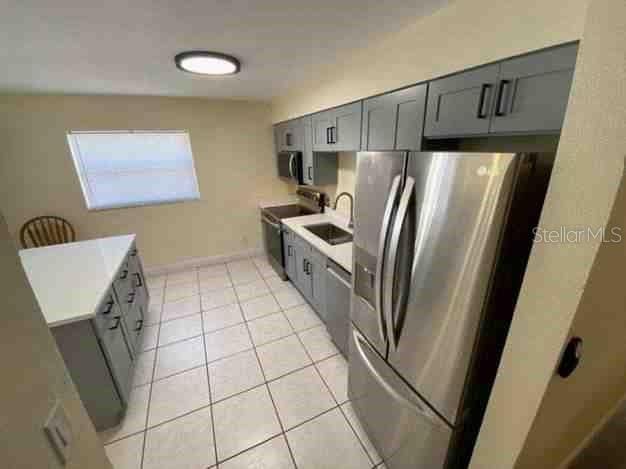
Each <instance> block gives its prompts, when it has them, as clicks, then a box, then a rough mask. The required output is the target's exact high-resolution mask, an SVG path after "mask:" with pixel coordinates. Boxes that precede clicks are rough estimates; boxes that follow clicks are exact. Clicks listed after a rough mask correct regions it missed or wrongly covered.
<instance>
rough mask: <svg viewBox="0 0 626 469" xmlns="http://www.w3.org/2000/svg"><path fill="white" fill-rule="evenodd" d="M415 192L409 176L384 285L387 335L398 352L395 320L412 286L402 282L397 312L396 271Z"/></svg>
mask: <svg viewBox="0 0 626 469" xmlns="http://www.w3.org/2000/svg"><path fill="white" fill-rule="evenodd" d="M414 190H415V179H413V178H412V177H410V176H408V177H407V178H406V183H405V185H404V191H403V192H402V197H401V198H400V204H399V205H398V214H397V215H396V221H395V223H394V226H393V230H392V232H391V241H390V249H389V261H388V263H387V265H386V266H385V276H384V277H385V283H384V292H385V298H384V301H383V303H384V311H385V322H386V323H387V335H388V337H389V343H390V345H391V347H392V349H393V350H396V349H397V347H398V337H399V335H398V331H397V330H396V329H397V325H396V323H395V319H397V318H398V317H399V313H400V308H401V307H402V306H403V305H404V303H405V302H406V296H407V295H408V293H409V289H408V288H407V287H408V285H410V282H402V283H401V290H400V292H398V302H397V305H396V310H397V311H394V310H393V287H394V284H395V270H396V263H397V261H398V246H399V244H400V235H401V233H402V228H403V227H404V222H405V220H406V216H407V214H408V212H409V203H410V201H411V198H412V197H413V193H414Z"/></svg>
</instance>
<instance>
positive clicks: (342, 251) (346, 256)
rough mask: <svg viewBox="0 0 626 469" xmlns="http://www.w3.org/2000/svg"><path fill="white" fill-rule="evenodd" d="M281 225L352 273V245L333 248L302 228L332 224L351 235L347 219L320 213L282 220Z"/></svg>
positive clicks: (332, 214)
mask: <svg viewBox="0 0 626 469" xmlns="http://www.w3.org/2000/svg"><path fill="white" fill-rule="evenodd" d="M329 212H330V210H329ZM281 223H282V224H283V225H285V226H286V227H287V228H289V229H290V230H292V231H293V232H294V233H296V234H297V235H298V236H300V237H301V238H302V239H304V240H305V241H307V242H308V243H309V244H311V245H312V246H313V247H314V248H315V249H317V250H318V251H320V252H321V253H322V254H324V255H325V256H327V257H329V258H330V259H332V260H333V261H335V262H336V263H337V264H339V265H340V266H341V267H343V268H344V269H346V270H347V271H348V272H350V273H352V243H343V244H338V245H336V246H333V245H331V244H328V243H327V242H326V241H324V240H322V239H321V238H318V237H317V236H315V235H314V234H313V233H311V232H310V231H309V230H307V229H305V228H304V227H305V226H306V225H316V224H318V223H333V224H335V225H337V226H338V227H340V228H342V229H344V230H346V231H348V232H350V233H352V229H350V228H348V220H347V219H345V218H343V217H340V216H338V215H335V214H334V213H332V212H331V213H320V214H318V215H304V216H302V217H293V218H284V219H282V220H281Z"/></svg>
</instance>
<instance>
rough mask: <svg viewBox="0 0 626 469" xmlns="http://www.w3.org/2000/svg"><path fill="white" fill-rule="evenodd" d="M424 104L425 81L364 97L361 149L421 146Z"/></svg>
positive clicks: (401, 148) (393, 148) (400, 148)
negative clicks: (365, 98)
mask: <svg viewBox="0 0 626 469" xmlns="http://www.w3.org/2000/svg"><path fill="white" fill-rule="evenodd" d="M425 107H426V85H425V84H423V85H417V86H412V87H411V88H407V89H404V90H400V91H395V92H393V93H388V94H385V95H382V96H376V97H375V98H370V99H367V100H365V101H364V102H363V128H362V132H361V149H362V150H364V151H365V150H367V151H380V150H420V149H421V141H422V131H423V127H424V111H425Z"/></svg>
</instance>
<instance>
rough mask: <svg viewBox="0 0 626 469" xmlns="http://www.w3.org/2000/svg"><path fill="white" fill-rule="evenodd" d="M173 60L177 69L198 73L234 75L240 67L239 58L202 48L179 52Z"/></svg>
mask: <svg viewBox="0 0 626 469" xmlns="http://www.w3.org/2000/svg"><path fill="white" fill-rule="evenodd" d="M174 61H175V62H176V66H177V67H178V68H179V69H181V70H183V71H185V72H191V73H197V74H200V75H234V74H235V73H238V72H239V69H240V68H241V64H240V63H239V60H237V59H236V58H235V57H233V56H231V55H226V54H221V53H219V52H209V51H203V50H192V51H188V52H181V53H180V54H177V55H176V57H174Z"/></svg>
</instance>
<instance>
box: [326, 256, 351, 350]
mask: <svg viewBox="0 0 626 469" xmlns="http://www.w3.org/2000/svg"><path fill="white" fill-rule="evenodd" d="M351 279H352V277H351V275H350V273H349V272H347V271H346V270H344V269H343V268H342V267H341V266H340V265H339V264H337V263H336V262H333V261H332V260H330V259H328V261H327V263H326V315H327V321H326V328H327V329H328V332H329V333H330V336H331V338H332V339H333V342H335V345H337V347H338V348H339V350H340V351H341V353H342V354H343V355H344V356H348V338H349V334H350V296H351V289H352V280H351Z"/></svg>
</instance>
